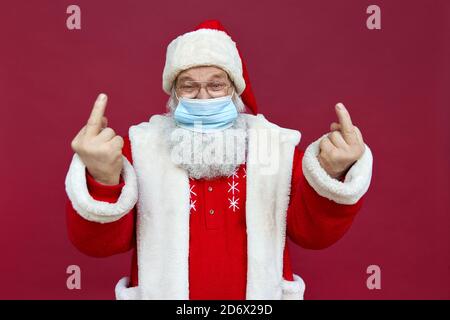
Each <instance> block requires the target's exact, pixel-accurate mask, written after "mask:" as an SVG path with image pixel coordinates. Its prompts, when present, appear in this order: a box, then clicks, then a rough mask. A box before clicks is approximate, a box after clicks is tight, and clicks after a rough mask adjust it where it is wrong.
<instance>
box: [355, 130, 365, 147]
mask: <svg viewBox="0 0 450 320" xmlns="http://www.w3.org/2000/svg"><path fill="white" fill-rule="evenodd" d="M354 127H355V132H356V137H357V138H358V141H359V143H361V144H364V139H363V136H362V133H361V130H359V128H358V127H357V126H354Z"/></svg>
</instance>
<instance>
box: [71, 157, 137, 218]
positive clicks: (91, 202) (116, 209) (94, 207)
mask: <svg viewBox="0 0 450 320" xmlns="http://www.w3.org/2000/svg"><path fill="white" fill-rule="evenodd" d="M122 157H123V169H122V177H123V179H124V181H125V186H124V187H123V189H122V192H121V194H120V196H119V199H118V200H117V202H116V203H109V202H105V201H99V200H95V199H94V198H92V196H91V195H90V194H89V190H88V188H87V183H86V166H85V165H84V163H83V162H82V161H81V159H80V157H79V156H78V155H77V154H76V153H75V154H74V155H73V158H72V162H71V164H70V167H69V171H68V172H67V176H66V181H65V183H66V193H67V196H68V197H69V199H70V201H71V202H72V206H73V208H74V209H75V210H76V211H77V212H78V213H79V214H80V215H81V216H82V217H83V218H85V219H86V220H89V221H94V222H99V223H108V222H113V221H116V220H119V219H120V218H122V217H123V216H124V215H125V214H127V213H128V212H129V211H130V210H131V209H133V207H134V205H135V204H136V202H137V199H138V189H137V180H136V174H135V172H134V169H133V166H132V165H131V164H130V162H129V161H128V159H127V158H125V157H124V156H122Z"/></svg>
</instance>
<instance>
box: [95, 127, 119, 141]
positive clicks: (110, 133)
mask: <svg viewBox="0 0 450 320" xmlns="http://www.w3.org/2000/svg"><path fill="white" fill-rule="evenodd" d="M115 136H116V132H115V131H114V130H113V129H111V128H105V129H103V130H102V131H101V132H100V133H99V134H98V135H97V137H96V139H97V138H98V140H100V141H109V140H111V139H112V138H114V137H115Z"/></svg>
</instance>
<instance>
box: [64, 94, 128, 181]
mask: <svg viewBox="0 0 450 320" xmlns="http://www.w3.org/2000/svg"><path fill="white" fill-rule="evenodd" d="M107 100H108V97H107V96H106V95H105V94H103V93H102V94H100V95H99V96H98V97H97V100H96V101H95V103H94V107H93V108H92V111H91V115H90V117H89V120H88V122H87V123H86V125H85V126H84V127H83V128H81V130H80V132H78V134H77V135H76V136H75V138H74V139H73V140H72V143H71V147H72V149H73V151H74V152H76V153H77V154H78V156H79V157H80V158H81V160H82V161H83V163H84V164H85V165H86V168H87V169H88V171H89V173H90V174H91V175H92V177H93V178H94V179H95V180H96V181H98V182H100V183H102V184H105V185H115V184H118V183H119V181H120V173H121V171H122V167H123V160H122V147H123V143H124V142H123V138H122V137H121V136H119V135H116V133H115V132H114V130H113V129H111V128H108V127H107V125H108V119H107V118H106V117H105V116H104V113H105V109H106V103H107Z"/></svg>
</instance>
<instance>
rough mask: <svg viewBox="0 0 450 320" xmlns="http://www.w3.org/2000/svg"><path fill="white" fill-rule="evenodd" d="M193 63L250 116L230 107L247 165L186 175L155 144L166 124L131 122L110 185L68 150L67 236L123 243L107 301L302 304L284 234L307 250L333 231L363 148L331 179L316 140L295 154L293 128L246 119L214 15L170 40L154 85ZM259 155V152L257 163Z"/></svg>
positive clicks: (88, 242) (78, 242)
mask: <svg viewBox="0 0 450 320" xmlns="http://www.w3.org/2000/svg"><path fill="white" fill-rule="evenodd" d="M200 65H214V66H218V67H220V68H222V69H223V70H225V71H226V72H227V73H228V75H229V76H230V78H231V79H232V80H233V83H234V85H235V87H236V89H237V92H238V93H239V94H240V95H241V98H242V100H243V101H244V103H245V104H246V106H247V107H248V108H249V109H250V110H251V111H252V112H253V113H254V114H255V115H251V114H241V116H242V117H244V118H245V121H246V123H247V128H248V132H249V135H248V145H247V157H246V162H245V163H244V164H242V165H240V166H239V167H238V169H237V170H236V172H235V173H234V174H232V175H230V176H227V177H218V178H215V179H213V180H207V179H193V178H190V177H189V175H188V173H187V172H186V170H183V169H182V168H180V167H179V166H177V165H176V164H174V163H173V162H172V161H171V158H170V152H169V147H168V146H167V143H165V141H166V140H165V137H164V135H165V134H166V132H167V130H166V129H167V127H168V126H170V123H171V121H172V120H171V119H170V117H169V116H167V115H154V116H152V117H151V118H150V120H149V121H148V122H143V123H141V124H138V125H134V126H131V127H130V129H129V134H128V137H125V145H124V147H123V160H124V167H123V170H122V175H121V180H120V183H119V184H118V185H115V186H106V185H102V184H100V183H98V182H97V181H95V180H94V179H93V177H92V176H90V174H89V172H88V171H87V170H86V167H85V165H84V164H83V162H82V161H81V160H80V158H79V157H78V155H77V154H75V155H74V156H73V159H72V162H71V164H70V168H69V171H68V173H67V177H66V192H67V195H68V201H67V224H68V231H69V237H70V239H71V241H72V242H73V243H74V245H75V246H76V247H77V248H78V249H79V250H81V251H82V252H84V253H86V254H88V255H91V256H96V257H106V256H110V255H113V254H118V253H122V252H126V251H128V250H133V252H134V254H133V258H132V263H131V274H130V277H124V278H122V279H121V280H120V281H119V282H118V283H117V285H116V298H117V299H302V298H303V293H304V290H305V284H304V282H303V280H302V279H301V278H300V277H299V276H298V275H296V274H293V272H292V269H291V265H290V258H289V252H288V247H287V246H286V241H287V237H289V238H290V239H291V240H292V241H293V242H294V243H296V244H298V245H300V246H302V247H304V248H311V249H321V248H325V247H327V246H330V245H331V244H333V243H334V242H336V241H337V240H338V239H339V238H341V237H342V235H343V234H344V233H345V232H346V231H347V230H348V228H349V227H350V225H351V223H352V221H353V218H354V216H355V215H356V213H357V212H358V210H359V209H360V208H361V205H362V202H363V195H364V194H365V193H366V191H367V190H368V188H369V184H370V180H371V173H372V154H371V151H370V149H369V147H368V146H367V145H366V148H365V152H364V154H363V156H362V157H361V158H360V159H359V160H358V161H356V162H355V163H354V164H353V165H352V167H351V168H350V169H349V170H348V172H347V173H346V175H345V177H344V178H343V179H341V180H336V179H333V178H331V177H330V176H329V175H328V174H327V173H326V172H325V170H324V169H323V168H322V167H321V166H320V164H319V161H318V160H317V154H318V152H319V142H320V139H318V140H317V141H315V142H314V143H312V144H311V145H309V146H308V148H307V149H306V151H305V152H303V151H302V150H300V149H299V148H298V147H297V145H298V144H299V141H300V132H298V131H296V130H291V129H285V128H281V127H279V126H277V125H275V124H273V123H271V122H269V121H268V120H267V119H266V118H265V117H264V116H263V115H261V114H257V110H256V102H255V99H254V97H253V94H252V91H251V88H250V85H249V81H248V74H247V70H246V68H245V64H243V63H242V60H241V56H240V54H239V51H238V49H237V47H236V44H235V43H234V42H233V40H232V39H231V38H230V37H229V35H228V34H227V33H226V32H225V30H224V29H223V27H222V26H221V25H220V24H219V23H218V22H217V21H207V22H205V23H203V24H201V25H199V26H198V27H197V28H196V30H195V31H193V32H189V33H186V34H184V35H182V36H180V37H178V38H177V39H175V40H174V41H172V42H171V44H170V45H169V47H168V49H167V57H166V66H165V69H164V73H163V88H164V90H165V91H166V92H167V93H169V94H170V92H171V89H172V83H173V80H174V79H175V78H176V76H177V75H178V74H179V72H181V71H183V70H186V69H188V68H191V67H194V66H200ZM268 135H270V136H271V137H272V139H271V145H270V150H269V146H268V144H267V138H266V137H267V136H268ZM321 139H322V138H321ZM269 151H270V152H269ZM261 153H265V154H268V155H269V156H268V157H267V159H265V161H264V162H261V161H259V160H258V155H259V154H261Z"/></svg>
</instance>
